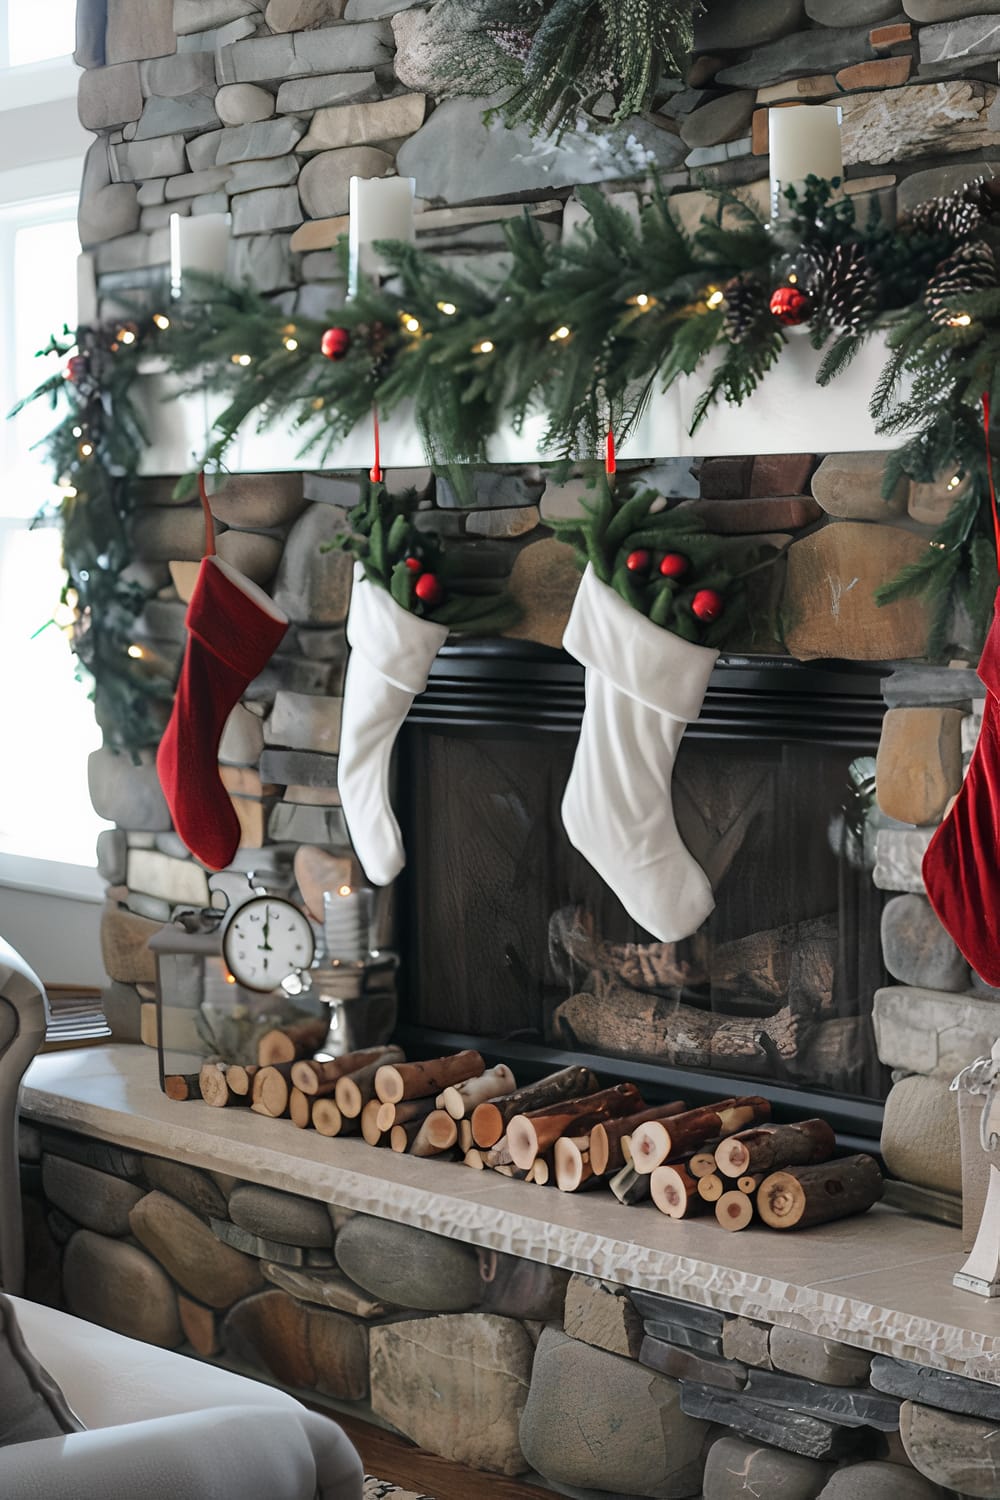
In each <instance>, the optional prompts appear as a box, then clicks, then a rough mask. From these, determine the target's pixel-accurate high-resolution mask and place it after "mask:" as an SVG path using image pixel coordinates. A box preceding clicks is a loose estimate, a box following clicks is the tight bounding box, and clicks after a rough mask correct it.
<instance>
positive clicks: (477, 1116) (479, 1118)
mask: <svg viewBox="0 0 1000 1500" xmlns="http://www.w3.org/2000/svg"><path fill="white" fill-rule="evenodd" d="M503 1129H504V1121H503V1115H502V1114H501V1113H500V1111H499V1109H498V1108H497V1106H496V1105H495V1104H477V1105H476V1107H475V1109H474V1110H473V1111H472V1139H473V1140H474V1141H475V1143H476V1145H477V1146H479V1147H480V1148H481V1149H482V1150H484V1151H488V1150H489V1148H490V1147H491V1146H495V1145H496V1143H497V1141H498V1140H499V1139H500V1137H501V1136H502V1135H503Z"/></svg>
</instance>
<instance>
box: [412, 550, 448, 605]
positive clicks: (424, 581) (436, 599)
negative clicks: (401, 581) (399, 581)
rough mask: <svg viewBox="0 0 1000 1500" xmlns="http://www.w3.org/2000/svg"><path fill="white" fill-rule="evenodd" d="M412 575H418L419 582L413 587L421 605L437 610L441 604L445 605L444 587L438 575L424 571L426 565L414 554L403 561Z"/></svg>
mask: <svg viewBox="0 0 1000 1500" xmlns="http://www.w3.org/2000/svg"><path fill="white" fill-rule="evenodd" d="M403 561H404V562H405V564H406V566H407V568H408V569H409V570H410V572H411V573H416V575H417V581H416V583H415V584H414V585H413V592H414V593H415V594H416V596H417V598H418V599H419V600H420V602H421V604H426V605H427V607H428V609H436V607H437V606H438V605H439V604H443V603H444V586H443V585H442V583H441V580H440V578H438V576H437V574H436V573H427V572H425V571H424V565H423V562H422V560H421V559H420V558H419V557H415V556H414V555H413V554H412V553H411V554H410V556H409V557H406V558H404V559H403Z"/></svg>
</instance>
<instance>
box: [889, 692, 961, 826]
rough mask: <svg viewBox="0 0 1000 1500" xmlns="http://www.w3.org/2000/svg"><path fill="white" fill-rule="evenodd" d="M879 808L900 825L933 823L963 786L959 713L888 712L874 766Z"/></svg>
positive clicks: (926, 710)
mask: <svg viewBox="0 0 1000 1500" xmlns="http://www.w3.org/2000/svg"><path fill="white" fill-rule="evenodd" d="M875 779H876V795H877V798H878V805H879V807H880V808H881V809H882V811H883V812H884V813H885V814H886V816H887V817H890V818H895V819H896V820H897V821H898V822H900V823H914V824H917V825H922V824H926V823H936V822H938V820H939V819H940V818H941V816H942V814H943V813H944V810H945V808H946V806H947V805H948V802H949V801H950V800H951V798H952V797H953V796H954V795H955V793H956V792H957V791H958V789H959V787H960V786H961V785H962V714H961V712H960V710H959V709H957V708H890V709H889V710H888V712H887V713H886V715H885V718H884V719H883V721H882V736H881V739H880V741H879V748H878V756H877V759H876V763H875Z"/></svg>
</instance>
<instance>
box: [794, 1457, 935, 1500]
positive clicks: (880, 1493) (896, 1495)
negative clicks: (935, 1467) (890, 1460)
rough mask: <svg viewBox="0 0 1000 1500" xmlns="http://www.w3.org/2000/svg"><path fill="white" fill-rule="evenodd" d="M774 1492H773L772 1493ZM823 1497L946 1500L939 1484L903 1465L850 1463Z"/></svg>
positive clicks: (836, 1499)
mask: <svg viewBox="0 0 1000 1500" xmlns="http://www.w3.org/2000/svg"><path fill="white" fill-rule="evenodd" d="M771 1493H773V1491H772V1492H771ZM819 1500H944V1497H943V1496H942V1494H941V1491H940V1490H939V1489H938V1487H937V1485H935V1484H931V1483H930V1482H929V1481H928V1480H926V1479H925V1478H924V1477H923V1475H922V1474H918V1473H917V1472H916V1470H915V1469H908V1468H904V1467H903V1465H902V1464H880V1463H868V1464H865V1463H862V1464H848V1465H847V1466H846V1468H843V1469H838V1470H837V1472H836V1473H835V1474H833V1475H832V1476H831V1477H830V1479H829V1480H828V1481H827V1483H826V1484H825V1485H824V1487H823V1489H821V1490H820V1492H819Z"/></svg>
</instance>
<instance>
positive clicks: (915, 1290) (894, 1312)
mask: <svg viewBox="0 0 1000 1500" xmlns="http://www.w3.org/2000/svg"><path fill="white" fill-rule="evenodd" d="M21 1110H22V1114H23V1115H24V1116H25V1118H27V1119H28V1120H32V1121H35V1122H37V1123H39V1124H44V1125H52V1126H58V1127H60V1128H62V1129H67V1130H73V1131H79V1132H81V1133H84V1134H86V1135H89V1136H92V1137H94V1138H96V1139H97V1140H102V1141H109V1142H113V1143H114V1144H116V1145H119V1146H124V1147H127V1148H129V1149H131V1150H135V1151H144V1152H149V1153H151V1154H153V1155H157V1156H166V1157H172V1158H175V1159H176V1160H181V1161H185V1162H188V1163H189V1164H191V1165H192V1166H195V1167H202V1168H205V1169H210V1170H215V1171H220V1172H226V1173H229V1174H231V1175H233V1176H235V1177H241V1178H244V1179H245V1180H248V1181H252V1182H258V1183H263V1184H264V1185H266V1186H268V1187H274V1188H282V1189H284V1190H286V1191H289V1192H294V1193H301V1194H303V1195H305V1196H308V1197H311V1198H316V1199H320V1200H322V1201H324V1202H329V1203H336V1204H338V1205H339V1206H341V1207H343V1208H347V1209H354V1210H358V1211H360V1212H362V1213H369V1214H374V1215H376V1216H377V1217H379V1218H385V1219H393V1220H396V1221H398V1222H401V1223H406V1224H411V1225H414V1226H416V1227H417V1228H420V1229H427V1230H432V1231H433V1232H435V1233H437V1234H443V1235H447V1236H449V1237H450V1238H452V1239H458V1240H463V1241H466V1242H467V1243H469V1244H472V1245H478V1246H482V1247H483V1248H485V1249H490V1250H498V1251H507V1252H509V1253H511V1254H514V1255H521V1256H525V1257H527V1258H528V1259H531V1260H536V1261H541V1262H544V1263H546V1264H549V1265H556V1266H562V1267H565V1268H566V1269H568V1270H571V1271H581V1272H584V1273H586V1274H587V1275H590V1276H599V1277H603V1278H605V1279H607V1280H609V1281H616V1282H621V1283H623V1284H625V1285H627V1286H633V1287H637V1288H642V1289H644V1290H648V1291H653V1292H661V1293H664V1294H666V1295H669V1296H673V1297H681V1298H684V1299H686V1300H687V1301H689V1302H699V1303H701V1304H703V1305H706V1306H712V1307H717V1308H720V1309H722V1310H723V1311H725V1312H731V1313H740V1314H743V1315H744V1316H747V1317H752V1318H760V1319H762V1320H764V1321H766V1322H770V1323H779V1324H782V1325H784V1326H786V1327H789V1328H798V1329H802V1330H804V1331H806V1332H809V1333H815V1334H820V1335H822V1336H825V1337H829V1338H835V1339H839V1340H841V1341H842V1342H846V1343H851V1344H856V1345H858V1346H860V1347H862V1348H865V1349H871V1350H874V1351H876V1352H877V1353H880V1354H891V1355H894V1356H896V1357H897V1358H900V1359H910V1360H915V1361H917V1362H919V1363H921V1364H925V1365H929V1366H932V1367H934V1368H936V1369H941V1370H950V1371H954V1372H955V1373H957V1374H962V1375H967V1376H970V1377H972V1378H974V1379H978V1380H987V1381H990V1382H992V1383H993V1384H997V1385H1000V1300H998V1301H996V1302H991V1301H988V1300H986V1299H984V1298H981V1297H976V1296H973V1295H971V1294H970V1293H965V1292H959V1291H957V1290H956V1289H955V1288H953V1287H952V1285H951V1278H952V1275H953V1273H954V1272H955V1271H956V1270H957V1269H958V1268H959V1266H960V1265H961V1264H962V1261H963V1260H964V1258H965V1257H964V1256H963V1254H962V1250H961V1245H960V1243H959V1235H958V1231H957V1230H955V1229H949V1228H946V1227H945V1226H943V1225H939V1224H931V1223H926V1222H924V1221H922V1220H919V1219H911V1218H909V1217H907V1216H906V1215H905V1214H901V1213H897V1212H896V1211H895V1210H893V1209H889V1208H882V1207H877V1208H875V1209H872V1210H871V1211H870V1212H869V1213H867V1214H864V1215H862V1216H860V1217H858V1218H854V1219H847V1220H844V1221H842V1222H840V1223H838V1224H830V1225H827V1226H825V1227H824V1228H823V1229H819V1230H811V1231H810V1230H805V1231H803V1232H802V1233H799V1234H795V1233H788V1234H779V1233H776V1232H774V1231H770V1230H764V1229H751V1230H748V1231H745V1232H744V1233H742V1234H727V1233H726V1232H725V1230H723V1229H720V1228H719V1227H718V1225H717V1224H715V1223H714V1221H712V1220H711V1219H707V1220H706V1219H693V1220H690V1221H688V1222H683V1221H677V1220H672V1219H667V1218H665V1217H664V1216H663V1215H662V1214H660V1213H659V1212H658V1211H657V1210H656V1209H655V1208H654V1207H652V1206H651V1205H649V1204H643V1205H642V1206H640V1207H636V1208H623V1207H622V1206H621V1205H620V1204H619V1203H618V1202H617V1201H616V1200H615V1199H614V1198H613V1197H612V1196H611V1194H610V1193H577V1194H563V1193H560V1192H558V1191H557V1190H556V1189H555V1188H538V1187H532V1186H529V1185H528V1184H526V1183H521V1182H515V1181H512V1180H511V1179H509V1178H504V1177H501V1176H499V1175H497V1174H495V1173H490V1172H486V1173H483V1172H473V1171H471V1170H470V1169H469V1168H467V1167H463V1166H461V1164H457V1163H451V1162H435V1161H425V1160H418V1159H415V1158H413V1157H410V1156H402V1155H395V1154H394V1153H392V1152H390V1151H376V1150H373V1149H372V1147H370V1146H367V1145H365V1144H364V1143H363V1142H362V1141H360V1140H357V1139H336V1140H329V1139H327V1138H325V1137H323V1136H320V1135H316V1134H315V1132H310V1131H301V1130H296V1128H295V1127H294V1126H293V1125H292V1124H291V1122H290V1121H287V1120H267V1119H264V1118H262V1117H261V1116H259V1115H252V1114H250V1113H248V1112H247V1111H244V1110H232V1109H230V1110H218V1109H211V1108H210V1107H209V1106H208V1105H206V1104H202V1103H200V1102H199V1103H186V1104H178V1103H174V1102H173V1101H171V1100H169V1099H167V1098H166V1097H165V1096H164V1095H163V1094H161V1093H160V1091H159V1086H158V1082H157V1077H156V1056H155V1054H154V1053H153V1052H151V1051H148V1050H147V1049H145V1048H142V1047H129V1046H120V1045H118V1046H108V1047H100V1048H87V1049H81V1050H79V1051H66V1052H56V1053H51V1054H49V1055H47V1056H44V1057H40V1058H38V1059H36V1061H35V1062H34V1063H33V1064H32V1066H31V1068H30V1070H29V1072H28V1074H27V1077H26V1079H25V1084H24V1089H23V1094H22V1101H21Z"/></svg>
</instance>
